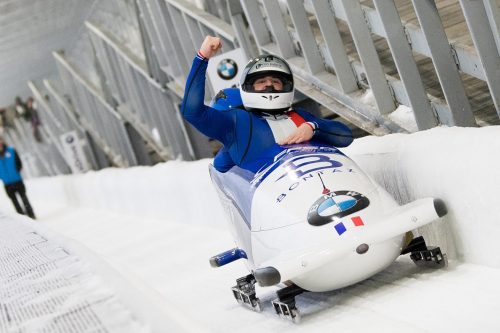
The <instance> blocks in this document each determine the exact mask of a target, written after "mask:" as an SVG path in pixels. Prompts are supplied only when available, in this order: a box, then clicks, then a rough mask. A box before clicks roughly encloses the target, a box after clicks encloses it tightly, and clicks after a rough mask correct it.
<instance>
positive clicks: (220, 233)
mask: <svg viewBox="0 0 500 333" xmlns="http://www.w3.org/2000/svg"><path fill="white" fill-rule="evenodd" d="M343 151H344V152H345V153H346V154H347V155H348V156H350V157H351V158H352V159H353V160H354V161H356V162H357V163H358V164H359V166H360V167H361V168H362V169H364V170H365V171H366V172H367V173H368V174H369V175H370V176H371V177H372V178H373V179H375V180H376V181H378V182H379V183H380V184H382V186H384V187H385V188H386V189H387V190H388V191H389V192H390V193H391V194H392V195H393V196H394V197H395V198H396V200H398V201H399V202H400V203H401V204H403V203H406V202H409V201H412V200H415V199H417V198H421V197H427V196H433V197H437V198H441V199H443V200H444V201H445V202H446V204H447V206H448V210H449V214H448V215H447V216H446V217H445V218H444V219H442V220H441V221H436V222H434V223H433V224H431V225H429V226H426V227H424V228H422V229H421V230H418V232H417V233H419V234H423V235H424V236H425V237H426V239H427V241H428V243H430V244H433V245H438V246H441V247H442V249H443V250H444V251H445V252H447V253H448V257H449V259H450V265H449V267H448V268H446V269H442V270H431V269H423V268H419V267H417V266H415V265H414V264H413V263H412V262H411V260H410V259H409V258H407V257H401V258H399V259H398V260H397V261H396V262H395V263H394V264H393V265H391V266H390V267H389V268H388V269H386V270H385V271H383V272H381V273H380V274H377V275H375V276H374V277H372V278H370V279H368V280H365V281H363V282H361V283H358V284H356V285H354V286H351V287H348V288H344V289H341V290H337V291H332V292H328V293H306V294H303V295H300V296H298V297H297V305H298V307H299V309H300V310H301V313H302V316H303V317H302V322H301V323H300V324H299V325H296V324H292V323H291V322H288V321H284V320H282V319H280V318H279V317H278V316H276V315H275V314H274V313H273V309H272V308H271V304H270V301H271V300H272V299H274V298H275V297H276V296H275V292H274V291H275V290H276V288H275V287H273V288H258V289H257V293H258V296H259V297H260V298H261V302H262V304H263V312H262V313H255V312H252V311H250V310H248V309H246V308H243V307H241V306H239V305H238V304H237V303H236V301H235V300H234V298H233V296H232V294H231V291H230V287H231V286H233V285H234V284H235V279H236V278H239V277H241V276H244V275H246V274H247V271H246V268H245V267H244V265H243V263H242V262H241V261H240V262H235V263H233V264H231V265H227V266H224V267H221V268H218V269H213V268H211V267H210V266H209V264H208V259H209V258H210V257H211V256H212V255H214V254H217V253H220V252H222V251H225V250H227V249H230V248H232V247H233V242H232V239H231V236H230V234H229V232H228V231H227V229H226V228H225V223H226V221H225V217H224V214H223V211H222V208H221V206H220V204H219V202H218V199H217V196H216V193H215V190H214V189H213V187H212V184H211V181H210V178H209V175H208V164H209V163H210V162H211V160H201V161H196V162H181V161H171V162H167V163H162V164H158V165H155V166H153V167H136V168H130V169H113V168H110V169H106V170H101V171H98V172H88V173H86V174H84V175H73V176H59V177H53V178H41V179H32V180H28V181H27V187H28V195H29V197H30V199H31V201H32V203H33V206H34V208H35V212H36V213H37V215H38V217H39V220H38V221H37V222H34V223H37V225H38V227H39V228H41V229H46V230H47V232H50V233H56V234H58V235H60V236H61V237H66V238H67V239H70V240H72V242H77V243H78V244H81V247H82V248H86V249H87V250H85V251H83V250H82V251H80V250H77V252H78V254H79V255H80V256H81V257H82V258H84V259H86V260H88V261H89V262H91V263H92V264H93V267H95V270H96V271H97V272H98V273H99V274H101V275H102V276H103V278H104V280H105V281H109V283H110V285H111V286H112V287H114V288H116V292H117V294H118V295H119V296H120V297H121V298H122V299H123V300H124V302H125V303H126V304H128V306H129V307H130V308H131V309H132V310H133V311H135V313H136V314H137V316H138V317H140V318H141V320H142V321H146V322H152V324H151V327H152V330H153V331H159V332H161V331H162V329H161V327H162V325H167V323H169V322H175V327H177V328H178V330H180V331H190V332H231V331H236V330H238V331H243V332H253V331H259V332H274V331H284V330H287V331H291V332H294V331H307V332H311V331H314V332H316V331H317V332H320V331H321V332H323V331H335V332H366V331H367V330H370V331H375V332H379V331H383V332H401V331H404V332H444V331H455V332H470V331H472V330H474V331H478V332H498V331H500V319H498V318H497V314H498V313H499V312H500V301H499V300H498V295H500V285H499V284H498V282H497V281H499V280H500V254H499V253H498V251H495V250H496V238H497V235H498V234H500V205H498V203H497V202H498V198H497V191H498V189H499V188H500V168H498V165H499V164H500V154H499V153H500V127H498V126H491V127H485V128H455V127H452V128H444V127H443V128H435V129H432V130H428V131H422V132H417V133H414V134H392V135H387V136H384V137H365V138H361V139H357V140H355V142H354V143H353V144H352V145H351V146H350V147H348V148H346V149H343ZM0 202H1V203H2V209H3V210H8V211H9V212H13V208H11V206H12V205H11V204H10V202H9V201H8V199H7V197H6V196H5V195H4V194H2V195H1V196H0ZM90 253H93V254H92V255H91V254H90ZM103 266H104V267H108V268H109V269H103ZM111 271H112V272H113V273H110V272H111ZM117 275H118V276H119V278H120V279H121V280H123V281H125V282H123V283H116V281H117ZM164 327H166V326H164Z"/></svg>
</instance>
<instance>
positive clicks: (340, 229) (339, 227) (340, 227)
mask: <svg viewBox="0 0 500 333" xmlns="http://www.w3.org/2000/svg"><path fill="white" fill-rule="evenodd" d="M351 221H352V224H353V225H354V226H355V227H362V226H364V225H365V224H364V223H363V219H362V218H361V217H360V216H354V217H351ZM348 226H349V227H350V223H348ZM335 231H337V233H338V234H339V236H340V235H342V234H343V233H344V232H346V231H347V228H346V226H345V225H344V222H339V223H337V224H336V225H335Z"/></svg>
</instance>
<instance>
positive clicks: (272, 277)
mask: <svg viewBox="0 0 500 333" xmlns="http://www.w3.org/2000/svg"><path fill="white" fill-rule="evenodd" d="M253 276H254V277H255V280H257V282H258V283H259V285H260V286H261V287H269V286H274V285H275V284H278V283H280V281H281V275H280V272H278V270H277V269H276V268H274V267H264V268H257V269H256V270H255V271H254V272H253Z"/></svg>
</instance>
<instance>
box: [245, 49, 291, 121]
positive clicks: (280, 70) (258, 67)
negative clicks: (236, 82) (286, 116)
mask: <svg viewBox="0 0 500 333" xmlns="http://www.w3.org/2000/svg"><path fill="white" fill-rule="evenodd" d="M265 76H274V77H277V78H279V79H280V80H281V81H282V82H283V90H280V91H276V90H275V89H274V88H273V87H267V89H266V90H264V91H255V90H254V88H253V83H254V82H255V80H257V79H258V78H262V77H265ZM240 88H241V100H242V101H243V105H244V106H245V108H246V109H247V110H249V111H252V110H254V109H260V110H265V111H266V112H268V113H282V112H284V111H287V110H288V109H290V107H291V106H292V102H293V75H292V71H291V69H290V66H288V63H287V62H286V61H285V60H284V59H282V58H280V57H278V56H275V55H271V54H264V55H260V56H258V57H257V58H254V59H252V60H250V61H249V62H248V64H247V65H246V67H245V69H244V70H243V74H242V75H241V79H240Z"/></svg>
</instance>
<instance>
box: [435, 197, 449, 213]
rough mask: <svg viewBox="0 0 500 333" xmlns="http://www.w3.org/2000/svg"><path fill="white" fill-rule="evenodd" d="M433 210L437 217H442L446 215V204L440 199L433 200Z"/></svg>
mask: <svg viewBox="0 0 500 333" xmlns="http://www.w3.org/2000/svg"><path fill="white" fill-rule="evenodd" d="M434 209H436V213H437V214H438V216H439V217H443V216H445V215H446V214H448V209H447V208H446V204H445V203H444V201H443V200H441V199H434Z"/></svg>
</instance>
